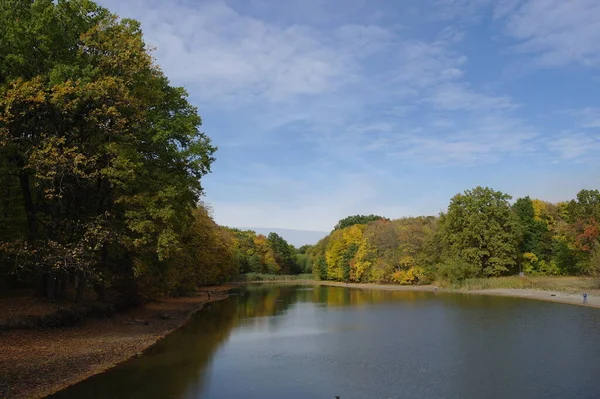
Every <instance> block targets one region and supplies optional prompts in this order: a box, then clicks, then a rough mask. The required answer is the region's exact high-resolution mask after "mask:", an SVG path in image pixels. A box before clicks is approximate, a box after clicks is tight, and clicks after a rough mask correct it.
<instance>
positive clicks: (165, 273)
mask: <svg viewBox="0 0 600 399" xmlns="http://www.w3.org/2000/svg"><path fill="white" fill-rule="evenodd" d="M0 24H1V25H2V27H3V28H2V29H1V30H0V48H1V50H0V290H3V291H5V290H9V289H14V288H25V289H35V290H36V293H37V295H38V296H40V297H45V298H48V299H52V300H57V299H61V300H65V299H68V300H71V301H74V302H82V301H85V300H86V299H89V297H90V294H91V293H94V294H95V296H96V297H97V299H98V300H99V301H100V302H114V303H119V304H123V305H127V304H131V303H139V302H140V301H144V300H146V299H153V298H158V297H160V296H164V295H167V296H173V295H181V294H186V293H189V292H193V291H194V290H195V288H196V287H198V286H199V285H205V284H218V283H222V282H225V281H229V280H231V279H233V278H236V277H237V276H238V274H240V273H242V274H244V273H270V274H297V273H301V272H309V273H310V271H311V269H310V265H309V264H308V257H307V255H306V253H305V249H306V248H304V249H303V248H300V249H299V250H296V249H295V248H294V247H293V246H291V245H289V244H288V243H287V242H286V241H285V240H284V239H283V238H282V237H280V236H279V235H277V234H275V233H271V234H269V235H268V236H263V235H257V234H256V233H254V232H253V231H242V230H238V229H230V228H226V227H222V226H218V225H217V224H216V223H215V222H214V221H213V219H212V217H211V214H210V211H209V208H208V207H207V206H206V205H204V204H203V203H202V202H200V199H201V197H202V195H203V187H202V184H201V181H202V178H203V176H205V175H206V174H207V173H209V172H210V169H211V165H212V163H213V162H214V161H215V157H214V155H215V152H216V150H217V148H216V147H215V146H214V145H213V144H212V142H211V140H210V138H209V137H208V136H207V135H206V134H204V133H203V132H202V131H201V130H200V127H201V123H202V120H201V118H200V116H199V115H198V112H197V109H196V108H195V107H193V106H192V105H191V104H190V103H189V101H188V98H187V93H186V91H185V90H184V89H183V88H181V87H175V86H172V85H171V84H170V82H169V80H168V78H167V77H166V76H165V75H164V74H163V72H162V71H161V70H160V68H159V67H158V66H157V65H156V64H155V63H154V61H153V58H152V55H151V53H150V51H149V50H148V48H147V46H146V44H145V43H144V41H143V36H142V31H141V29H140V24H139V23H138V22H137V21H134V20H131V19H119V18H118V17H117V16H116V15H114V14H111V13H110V12H109V11H108V10H106V9H104V8H102V7H99V6H97V5H96V4H94V3H93V2H90V1H86V0H69V1H60V2H53V1H50V0H37V1H21V0H11V1H7V2H3V3H2V4H1V5H0Z"/></svg>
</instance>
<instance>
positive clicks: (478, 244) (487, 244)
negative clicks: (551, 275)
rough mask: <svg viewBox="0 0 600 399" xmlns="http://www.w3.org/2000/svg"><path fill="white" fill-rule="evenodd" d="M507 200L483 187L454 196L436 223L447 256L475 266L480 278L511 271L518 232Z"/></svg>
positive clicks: (516, 253)
mask: <svg viewBox="0 0 600 399" xmlns="http://www.w3.org/2000/svg"><path fill="white" fill-rule="evenodd" d="M510 198H511V197H510V196H509V195H507V194H504V193H502V192H499V191H494V190H492V189H490V188H487V187H486V188H483V187H476V188H474V189H473V190H467V191H465V192H464V194H457V195H456V196H454V197H453V198H452V199H451V201H450V205H449V207H448V212H447V213H446V214H444V215H442V216H441V220H440V222H441V226H440V227H441V231H440V237H441V239H442V241H443V243H444V245H445V247H446V254H447V257H448V258H450V259H457V260H459V261H460V262H463V263H465V264H466V265H469V266H473V267H476V270H477V274H481V275H484V276H498V275H502V274H506V273H508V272H511V271H514V268H515V266H516V264H517V257H518V254H519V248H518V246H519V241H520V232H519V229H518V220H517V216H516V215H515V214H514V213H513V212H512V210H511V206H510V204H509V202H508V201H509V200H510Z"/></svg>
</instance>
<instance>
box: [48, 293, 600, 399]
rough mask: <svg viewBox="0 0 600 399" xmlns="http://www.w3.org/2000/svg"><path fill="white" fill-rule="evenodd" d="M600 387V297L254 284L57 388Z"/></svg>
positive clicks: (348, 395) (253, 392)
mask: <svg viewBox="0 0 600 399" xmlns="http://www.w3.org/2000/svg"><path fill="white" fill-rule="evenodd" d="M335 395H339V396H340V397H341V399H355V398H356V399H359V398H360V399H363V398H374V399H384V398H418V399H430V398H461V399H462V398H466V399H471V398H473V399H481V398H502V399H504V398H544V399H548V398H557V399H568V398H586V399H597V398H600V310H598V309H590V308H585V307H578V306H571V305H562V304H555V303H547V302H541V301H533V300H524V299H515V298H503V297H491V296H477V295H461V294H443V293H430V292H402V291H397V292H393V291H377V290H372V291H371V290H358V289H351V288H342V287H301V286H289V285H288V286H272V285H269V286H249V287H247V288H245V289H244V291H241V292H240V293H239V294H237V295H232V296H231V297H230V298H228V299H226V300H224V301H221V302H215V303H212V304H211V306H210V308H209V309H208V308H207V309H205V310H203V311H201V312H199V313H198V314H197V315H196V316H195V317H194V318H193V319H192V321H191V322H190V323H188V324H187V325H186V326H184V327H183V328H181V329H180V330H178V331H177V332H176V333H174V334H172V335H170V336H169V337H167V338H166V339H164V340H162V341H161V342H160V343H159V344H158V345H156V346H155V347H153V348H151V349H150V350H149V351H148V352H147V353H146V354H145V355H144V356H141V357H139V358H136V359H133V360H131V361H129V362H126V363H124V364H122V365H120V366H118V367H116V368H114V369H112V370H111V371H109V372H107V373H104V374H101V375H98V376H96V377H92V378H90V379H89V380H86V381H84V382H82V383H80V384H78V385H75V386H73V387H72V388H70V389H67V390H65V391H62V392H60V393H59V394H57V395H54V396H52V399H65V398H68V399H74V398H90V399H93V398H103V399H104V398H123V399H125V398H127V399H137V398H139V399H152V398H157V399H158V398H160V399H166V398H172V399H192V398H193V399H200V398H202V399H215V398H224V399H225V398H227V399H229V398H249V399H259V398H260V399H265V398H277V399H280V398H285V399H309V398H315V399H319V398H322V399H332V398H333V397H334V396H335Z"/></svg>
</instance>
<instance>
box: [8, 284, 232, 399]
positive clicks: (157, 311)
mask: <svg viewBox="0 0 600 399" xmlns="http://www.w3.org/2000/svg"><path fill="white" fill-rule="evenodd" d="M234 288H236V285H234V284H223V285H220V286H214V287H202V288H201V292H199V293H198V295H196V296H188V297H180V298H163V299H160V300H157V301H155V302H151V303H148V304H146V305H144V306H141V307H137V308H133V309H130V310H129V311H126V312H124V313H118V314H116V315H114V316H113V317H110V318H106V319H86V320H85V321H84V322H83V323H81V324H80V325H77V326H72V327H59V328H43V329H37V330H19V329H14V330H8V331H0V347H2V352H0V398H1V399H24V398H31V399H41V398H45V397H47V396H49V395H52V394H54V393H56V392H58V391H61V390H63V389H65V388H68V387H69V386H71V385H75V384H77V383H79V382H81V381H83V380H85V379H87V378H89V377H92V376H94V375H96V374H100V373H103V372H105V371H107V370H109V369H111V368H113V367H115V366H117V365H118V364H121V363H123V362H125V361H127V360H129V359H131V358H133V357H135V356H140V355H141V354H142V353H143V352H144V351H146V350H147V349H149V348H150V347H152V346H153V345H154V344H156V343H157V342H158V341H159V340H161V339H163V338H164V337H166V336H167V335H169V334H170V333H172V332H174V331H175V330H177V329H178V328H179V327H181V326H183V325H184V324H185V323H187V322H188V321H189V319H190V318H191V317H192V316H193V315H194V314H195V313H197V312H198V311H200V310H202V309H203V308H204V306H205V305H206V304H207V303H210V302H214V301H219V300H222V299H225V298H227V297H228V296H229V291H230V290H231V289H234ZM207 291H210V298H209V297H208V294H207ZM7 388H8V389H7ZM3 389H4V390H6V393H5V395H6V396H3V395H2V394H3V393H4V392H3V391H2V390H3Z"/></svg>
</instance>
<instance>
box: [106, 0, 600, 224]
mask: <svg viewBox="0 0 600 399" xmlns="http://www.w3.org/2000/svg"><path fill="white" fill-rule="evenodd" d="M100 4H102V5H104V6H106V7H108V8H109V9H111V10H112V11H114V12H116V13H117V14H119V15H120V16H122V17H131V18H135V19H138V20H140V21H141V22H142V27H143V29H144V34H145V38H146V41H147V43H148V44H150V45H152V46H154V47H155V48H156V50H155V52H154V55H155V57H156V59H157V63H158V64H159V65H161V67H162V68H163V70H164V71H165V72H166V74H167V76H169V78H170V79H171V81H172V82H173V83H174V84H176V85H183V86H185V87H186V88H187V90H188V91H189V93H190V100H191V101H192V103H194V104H195V105H196V106H197V107H198V108H199V113H200V114H201V115H202V117H203V120H204V125H203V131H205V132H206V133H207V134H208V135H209V136H210V137H211V138H212V139H213V141H214V143H215V144H216V145H217V146H218V147H219V151H218V153H217V161H216V163H215V164H214V166H213V173H212V174H211V175H209V176H207V177H206V178H205V179H204V180H203V185H204V187H205V189H206V198H205V201H206V202H208V203H209V204H210V205H211V206H212V208H213V213H214V216H215V219H216V221H217V222H218V223H220V224H224V225H229V226H265V227H279V228H289V229H303V230H321V231H329V230H331V228H332V227H333V225H334V224H335V223H336V221H337V220H339V219H340V218H342V217H345V216H347V215H350V214H356V213H367V214H368V213H377V214H382V215H384V216H387V217H391V218H396V217H401V216H410V215H421V214H437V213H438V212H440V211H442V210H445V209H446V207H447V204H448V201H449V199H450V198H451V197H452V196H453V195H454V194H456V193H458V192H462V191H464V190H466V189H470V188H473V187H475V186H477V185H485V186H490V187H493V188H494V189H497V190H502V191H504V192H508V193H509V194H511V195H513V196H514V197H515V198H517V197H520V196H525V195H530V196H532V197H536V198H542V199H546V200H550V201H560V200H566V199H570V198H573V197H574V196H575V194H576V193H577V191H579V190H580V189H582V188H598V187H599V186H600V173H598V171H599V168H598V167H599V166H600V157H598V154H599V153H600V101H599V100H600V90H599V89H600V2H599V1H597V0H572V1H566V0H525V1H515V0H413V1H401V0H397V1H395V0H343V1H342V0H285V1H284V0H221V1H212V0H206V1H204V0H202V1H158V0H127V1H121V0H120V1H117V0H101V1H100Z"/></svg>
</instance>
